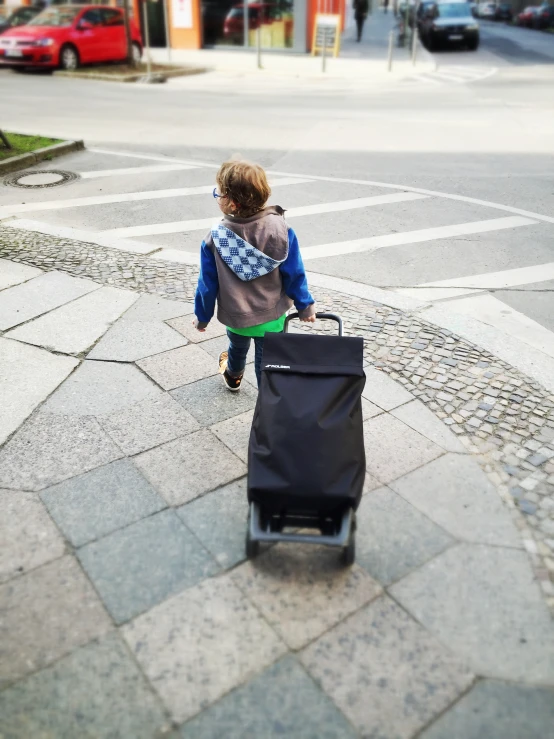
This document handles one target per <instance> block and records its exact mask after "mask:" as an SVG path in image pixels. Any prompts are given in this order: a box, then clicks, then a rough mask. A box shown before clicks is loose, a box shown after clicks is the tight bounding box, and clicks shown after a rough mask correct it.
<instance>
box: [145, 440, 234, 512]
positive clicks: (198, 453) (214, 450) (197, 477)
mask: <svg viewBox="0 0 554 739" xmlns="http://www.w3.org/2000/svg"><path fill="white" fill-rule="evenodd" d="M135 463H136V464H137V466H138V468H139V469H140V470H141V472H142V473H143V475H145V477H146V478H147V479H148V480H150V482H151V483H152V485H153V486H154V488H155V489H156V490H157V491H158V492H159V493H160V494H161V495H163V497H164V498H165V499H166V500H167V502H168V503H169V504H170V505H180V504H181V503H186V502H187V501H189V500H193V499H194V498H197V497H198V496H199V495H202V493H207V492H209V491H210V490H214V489H215V488H217V487H221V485H225V484H227V483H228V482H232V481H233V480H236V479H238V478H239V477H242V476H243V475H245V474H246V466H245V465H244V464H243V462H241V460H240V459H239V458H238V457H237V456H236V455H235V454H233V453H232V452H231V451H229V449H227V447H226V446H225V445H224V444H222V443H221V442H220V441H219V439H217V438H216V437H215V436H214V435H213V434H212V433H211V432H210V431H208V430H207V429H202V430H201V431H196V432H195V433H194V434H189V435H188V436H183V437H181V438H179V439H176V440H175V441H170V442H168V443H167V444H162V446H159V447H156V448H155V449H151V450H150V451H147V452H143V453H142V454H139V455H138V456H137V457H135Z"/></svg>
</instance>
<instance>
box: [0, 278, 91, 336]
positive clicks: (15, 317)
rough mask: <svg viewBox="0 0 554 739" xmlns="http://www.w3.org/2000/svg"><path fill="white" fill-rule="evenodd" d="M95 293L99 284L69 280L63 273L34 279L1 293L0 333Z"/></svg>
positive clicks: (76, 279) (77, 279)
mask: <svg viewBox="0 0 554 739" xmlns="http://www.w3.org/2000/svg"><path fill="white" fill-rule="evenodd" d="M27 269H30V268H29V267H27ZM96 290H100V285H97V284H96V283H95V282H91V281H90V280H81V279H79V278H78V277H71V276H70V275H67V274H65V272H45V273H43V274H41V275H40V276H39V277H35V279H34V280H29V282H24V283H23V284H21V285H16V286H15V287H11V288H9V289H8V290H4V291H3V292H2V294H1V295H0V331H6V330H7V329H9V328H12V327H13V326H18V325H19V324H21V323H24V322H25V321H29V320H30V319H31V318H35V317H36V316H40V315H42V314H43V313H47V312H48V311H51V310H53V309H54V308H58V307H59V306H60V305H65V304H66V303H69V302H71V301H74V300H75V299H76V298H80V297H82V296H83V295H87V294H88V293H91V292H95V291H96Z"/></svg>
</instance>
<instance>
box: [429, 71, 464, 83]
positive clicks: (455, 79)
mask: <svg viewBox="0 0 554 739" xmlns="http://www.w3.org/2000/svg"><path fill="white" fill-rule="evenodd" d="M433 77H435V78H438V79H440V80H446V81H447V82H465V81H466V80H465V79H464V78H463V77H458V76H455V75H453V74H448V73H446V72H440V71H436V72H433Z"/></svg>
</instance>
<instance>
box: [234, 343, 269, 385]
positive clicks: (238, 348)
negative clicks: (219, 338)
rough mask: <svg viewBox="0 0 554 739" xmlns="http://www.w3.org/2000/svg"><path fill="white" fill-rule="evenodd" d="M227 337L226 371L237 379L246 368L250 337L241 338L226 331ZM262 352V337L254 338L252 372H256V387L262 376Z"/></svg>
mask: <svg viewBox="0 0 554 739" xmlns="http://www.w3.org/2000/svg"><path fill="white" fill-rule="evenodd" d="M227 336H228V337H229V355H228V357H227V371H228V372H229V374H230V375H232V376H234V377H238V376H239V375H241V374H242V373H243V372H244V368H245V367H246V355H247V354H248V350H249V349H250V342H251V341H252V339H251V338H250V336H241V335H240V334H235V333H233V332H232V331H229V329H227ZM263 351H264V337H263V336H255V337H254V370H255V371H256V379H257V380H258V387H259V386H260V380H261V376H262V354H263Z"/></svg>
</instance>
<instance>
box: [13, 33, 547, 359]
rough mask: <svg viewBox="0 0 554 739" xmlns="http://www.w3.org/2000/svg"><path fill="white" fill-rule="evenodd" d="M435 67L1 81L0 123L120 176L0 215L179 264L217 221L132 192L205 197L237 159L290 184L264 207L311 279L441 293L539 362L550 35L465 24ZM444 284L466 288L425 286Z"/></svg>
mask: <svg viewBox="0 0 554 739" xmlns="http://www.w3.org/2000/svg"><path fill="white" fill-rule="evenodd" d="M435 59H436V61H437V64H438V68H437V70H436V73H433V72H425V73H418V72H416V73H415V74H414V75H413V76H412V77H411V79H409V80H405V81H402V82H400V83H399V82H394V83H391V84H390V85H389V86H388V87H387V86H386V85H383V84H381V85H379V86H375V87H372V86H371V85H368V87H367V89H358V90H355V89H349V90H347V89H346V87H345V90H344V91H341V90H340V89H339V90H337V89H335V87H333V86H329V87H326V85H325V83H321V82H317V84H316V83H314V82H313V81H309V80H308V81H302V80H296V81H295V80H290V81H288V82H283V81H282V80H276V79H272V78H271V77H270V78H268V79H267V82H266V83H265V84H264V85H263V86H262V87H261V86H260V81H259V79H258V78H249V77H248V75H245V76H243V77H241V78H240V79H233V78H231V77H229V76H227V77H225V76H223V77H222V76H221V75H217V74H215V75H206V76H205V77H204V78H203V79H201V78H199V77H197V78H194V79H193V78H182V79H180V80H176V81H174V82H172V83H170V84H168V85H165V86H147V85H145V86H130V85H117V84H110V83H102V82H84V81H75V80H69V79H60V78H56V77H51V76H48V75H44V74H39V75H37V74H33V75H27V74H24V75H16V74H12V73H9V72H2V73H1V74H0V97H1V99H2V100H9V101H10V102H9V105H8V106H3V110H2V124H3V125H4V127H5V128H7V129H8V130H10V129H14V130H23V131H39V130H40V132H42V133H46V134H48V133H50V134H55V135H58V136H69V137H75V138H85V140H86V141H87V144H88V145H89V146H91V147H95V146H96V147H97V148H101V149H103V150H105V151H110V152H115V153H111V154H107V153H98V152H87V153H83V154H79V155H72V156H71V157H68V158H66V159H64V160H58V161H57V162H56V164H55V165H54V166H55V167H57V168H63V169H68V170H71V171H75V172H79V173H87V172H89V173H94V172H95V171H96V172H97V171H99V170H124V169H128V168H135V169H134V171H133V172H131V173H129V172H121V171H118V172H115V173H112V174H111V175H106V176H102V177H95V176H92V175H91V176H88V177H85V178H81V179H79V180H78V181H76V182H74V183H72V184H69V185H66V186H64V187H62V188H49V189H40V190H28V191H21V190H18V189H15V188H11V187H3V188H1V189H0V200H1V209H0V215H3V216H7V215H10V214H11V213H12V212H11V211H10V208H13V206H16V205H17V206H22V207H21V208H20V210H19V211H18V212H14V213H13V214H14V215H16V216H17V217H19V218H26V219H32V220H34V221H40V222H43V223H47V224H50V226H52V227H56V228H60V227H72V228H76V229H84V230H87V231H90V232H92V233H94V234H98V233H100V234H104V237H106V235H109V236H111V237H113V238H114V239H122V240H125V239H134V240H138V241H140V242H143V243H145V244H149V245H151V247H152V249H169V250H172V252H181V253H184V252H186V253H187V254H188V255H190V257H188V256H187V257H185V258H193V255H194V253H195V252H196V251H197V248H198V243H199V240H200V239H201V237H202V230H205V226H200V227H198V228H196V229H195V228H191V221H197V220H199V219H200V220H202V219H204V220H206V219H208V220H209V219H210V218H211V217H214V216H215V215H216V209H215V207H214V203H213V200H212V199H211V198H210V196H209V194H206V192H203V193H199V194H190V193H189V194H183V193H179V194H175V193H169V194H167V196H165V197H159V196H151V195H148V193H151V192H160V191H167V190H174V189H176V188H187V187H201V186H205V187H206V188H207V187H208V186H209V185H211V184H212V183H213V176H214V169H213V166H214V165H216V164H217V163H219V162H221V160H222V159H224V158H226V157H227V156H229V155H230V154H232V153H234V152H237V151H240V152H241V153H242V154H244V155H245V156H248V157H250V158H255V159H257V160H259V161H260V162H261V163H263V164H264V165H265V166H267V167H269V168H270V169H271V170H272V171H275V172H278V173H281V174H279V175H274V176H273V177H274V179H279V178H280V179H283V177H284V176H285V175H288V174H293V175H295V176H296V175H298V177H297V178H296V179H297V180H299V181H295V182H289V183H288V184H287V183H286V182H285V183H283V184H278V185H277V186H276V187H275V190H274V196H273V201H274V202H280V204H282V205H283V207H286V208H288V209H290V210H291V219H290V223H291V225H292V226H293V227H294V228H295V230H296V231H297V233H298V234H299V237H300V241H301V245H302V246H303V247H304V248H305V249H306V253H307V254H309V263H308V266H309V269H310V270H311V271H313V272H320V273H325V274H329V275H333V276H336V277H342V278H345V279H348V280H354V281H358V282H362V283H366V284H371V285H378V286H383V287H388V288H391V289H411V290H412V292H411V294H414V295H421V296H422V298H423V299H425V300H447V301H448V302H449V303H451V305H452V307H453V308H454V309H456V310H460V311H461V312H465V313H467V314H469V315H475V316H476V317H478V318H480V319H482V320H485V321H486V322H489V323H491V324H493V325H497V326H498V327H500V328H502V329H503V330H505V331H506V333H507V335H508V336H509V335H518V336H520V337H522V338H524V337H527V339H528V340H529V341H530V342H531V343H533V342H534V343H533V345H534V346H537V345H540V346H541V347H543V348H544V349H543V350H544V351H545V352H547V353H550V354H551V355H552V356H554V344H553V341H554V334H551V333H550V332H551V331H554V309H553V305H554V300H553V292H554V274H553V273H552V265H553V264H554V241H553V235H554V230H553V229H554V219H553V215H554V207H553V206H554V175H553V173H554V167H553V165H554V156H553V154H554V127H553V126H552V120H554V115H553V114H554V97H553V95H552V89H553V87H552V85H553V82H554V35H549V34H543V33H537V32H534V31H529V30H526V29H519V28H512V27H508V26H504V25H497V24H482V43H481V46H480V49H479V50H478V51H477V52H475V53H471V52H461V51H452V52H442V53H438V54H436V55H435ZM125 153H127V154H129V153H132V154H135V155H138V156H146V157H148V156H151V155H153V156H154V157H160V158H163V159H165V163H167V162H169V163H171V158H173V159H178V160H181V161H183V160H186V161H189V162H196V163H198V162H201V163H204V164H207V165H211V166H204V167H199V168H196V169H175V170H173V171H159V170H158V171H152V169H145V168H148V167H150V168H152V167H156V166H159V165H162V164H164V162H162V161H158V160H156V159H148V158H146V159H141V158H129V157H125V156H122V154H125ZM43 168H44V167H43ZM317 177H319V178H323V179H314V178H317ZM391 186H394V187H391ZM423 191H424V192H423ZM130 193H135V194H138V195H135V196H134V197H133V198H131V197H129V194H130ZM140 193H142V194H143V195H140ZM145 193H146V196H144V194H145ZM390 195H394V196H395V198H396V199H394V198H393V199H392V200H389V201H388V202H382V201H371V202H370V201H368V200H367V199H371V198H382V197H384V196H390ZM106 196H111V199H110V200H109V202H106V200H105V198H106ZM413 196H419V197H417V199H416V198H415V197H413ZM81 198H92V199H93V200H91V201H81V202H76V201H74V199H81ZM98 198H104V200H101V199H100V200H98ZM137 198H138V199H137ZM147 198H148V199H147ZM153 198H155V199H153ZM361 199H364V202H363V203H361V202H360V201H361ZM69 201H72V202H69ZM483 201H484V202H483ZM44 202H55V203H56V204H57V207H56V208H54V209H49V210H44V209H41V208H40V204H41V203H44ZM364 203H365V204H364ZM301 208H304V209H306V208H308V211H307V212H305V211H300V212H299V213H298V214H295V213H294V210H295V209H301ZM510 209H512V210H510ZM514 209H515V210H514ZM520 211H526V212H527V211H528V212H530V213H531V214H529V213H521V212H520ZM533 214H536V215H533ZM510 219H511V220H510ZM167 224H172V225H170V226H168V225H167ZM192 225H194V224H192ZM360 239H366V240H367V241H366V242H364V244H360V241H359V240H360ZM337 245H338V246H337ZM533 267H536V269H535V270H533V269H530V268H533ZM482 275H484V277H479V278H478V279H477V278H475V276H482ZM469 278H475V279H476V280H477V282H475V279H473V281H472V280H471V279H469ZM444 281H448V282H449V289H450V288H451V287H452V286H454V287H456V288H460V289H463V290H464V291H465V292H463V293H460V291H459V290H458V291H454V293H453V294H452V291H451V290H450V292H449V293H445V292H444V285H442V286H441V285H435V286H431V288H429V287H427V284H428V283H437V282H439V283H443V282H444ZM474 283H475V284H477V285H478V288H479V289H487V288H489V290H488V292H486V293H477V292H475V291H476V290H477V288H476V287H474ZM468 285H469V287H468ZM439 288H440V289H439ZM472 290H473V292H472ZM468 291H469V296H468ZM435 296H438V297H435ZM483 298H486V300H483Z"/></svg>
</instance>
